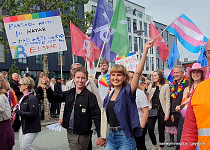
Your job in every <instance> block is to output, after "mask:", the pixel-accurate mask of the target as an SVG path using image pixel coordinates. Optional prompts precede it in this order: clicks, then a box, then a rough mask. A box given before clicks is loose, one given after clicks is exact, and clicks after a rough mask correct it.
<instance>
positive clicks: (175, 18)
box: [153, 16, 179, 40]
mask: <svg viewBox="0 0 210 150" xmlns="http://www.w3.org/2000/svg"><path fill="white" fill-rule="evenodd" d="M178 17H179V16H178ZM178 17H176V18H175V19H174V20H173V21H172V22H174V21H175V20H176V19H177V18H178ZM170 25H171V23H170V24H169V25H168V26H167V27H165V29H163V31H161V32H160V33H159V34H158V36H156V37H155V38H154V39H153V40H156V39H157V38H158V37H159V36H160V35H161V34H162V33H163V32H164V31H165V30H166V29H167V28H168V27H169V26H170Z"/></svg>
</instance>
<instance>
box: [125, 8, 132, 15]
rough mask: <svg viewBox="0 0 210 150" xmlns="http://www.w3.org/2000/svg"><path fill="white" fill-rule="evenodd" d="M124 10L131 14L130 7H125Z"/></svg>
mask: <svg viewBox="0 0 210 150" xmlns="http://www.w3.org/2000/svg"><path fill="white" fill-rule="evenodd" d="M126 12H127V13H128V14H131V15H132V9H131V8H130V7H127V8H126Z"/></svg>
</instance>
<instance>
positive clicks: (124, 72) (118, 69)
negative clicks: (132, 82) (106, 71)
mask: <svg viewBox="0 0 210 150" xmlns="http://www.w3.org/2000/svg"><path fill="white" fill-rule="evenodd" d="M112 73H121V74H122V75H123V76H125V77H126V78H125V81H123V83H122V86H123V87H126V86H127V85H128V83H129V76H128V71H127V70H126V68H125V67H124V66H123V65H119V64H115V65H114V66H113V67H112V68H111V71H110V78H111V74H112ZM110 85H111V87H114V86H113V85H112V82H111V80H110Z"/></svg>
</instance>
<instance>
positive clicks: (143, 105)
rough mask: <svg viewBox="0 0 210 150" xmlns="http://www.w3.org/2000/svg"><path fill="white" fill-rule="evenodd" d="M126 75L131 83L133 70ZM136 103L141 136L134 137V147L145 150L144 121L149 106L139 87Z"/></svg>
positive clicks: (146, 117) (145, 120) (145, 121)
mask: <svg viewBox="0 0 210 150" xmlns="http://www.w3.org/2000/svg"><path fill="white" fill-rule="evenodd" d="M128 75H129V77H130V80H129V82H130V83H131V80H132V79H133V76H134V72H133V71H129V73H128ZM136 105H137V109H138V114H139V121H140V124H141V128H142V136H140V137H135V141H136V148H137V150H146V145H145V135H146V123H147V119H148V114H149V108H148V100H147V97H146V95H145V94H144V92H143V91H142V90H140V89H137V90H136Z"/></svg>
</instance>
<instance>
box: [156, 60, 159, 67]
mask: <svg viewBox="0 0 210 150" xmlns="http://www.w3.org/2000/svg"><path fill="white" fill-rule="evenodd" d="M156 66H157V69H159V58H156Z"/></svg>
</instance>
